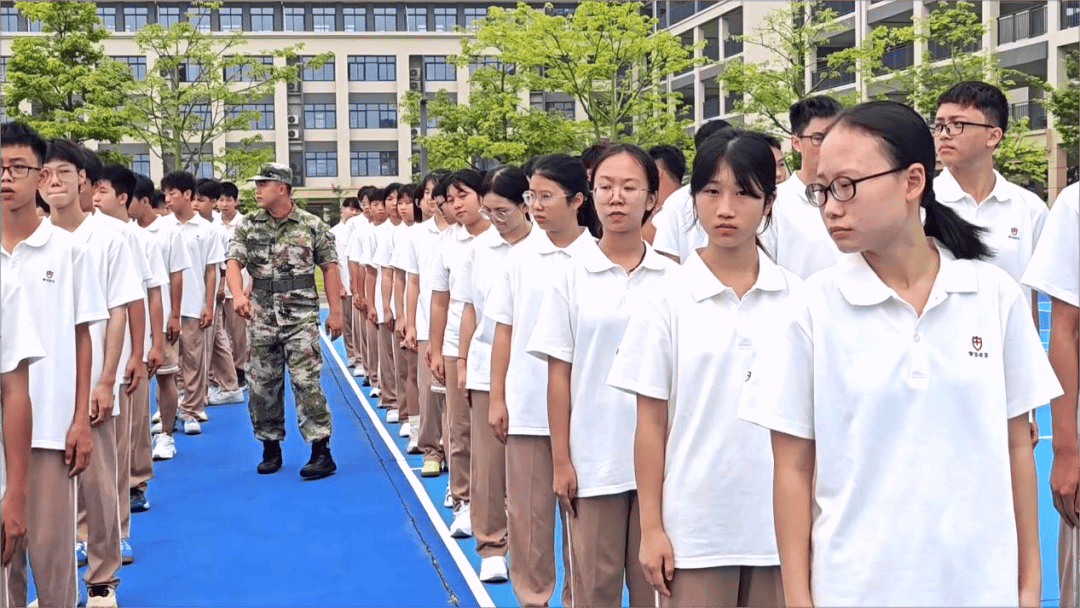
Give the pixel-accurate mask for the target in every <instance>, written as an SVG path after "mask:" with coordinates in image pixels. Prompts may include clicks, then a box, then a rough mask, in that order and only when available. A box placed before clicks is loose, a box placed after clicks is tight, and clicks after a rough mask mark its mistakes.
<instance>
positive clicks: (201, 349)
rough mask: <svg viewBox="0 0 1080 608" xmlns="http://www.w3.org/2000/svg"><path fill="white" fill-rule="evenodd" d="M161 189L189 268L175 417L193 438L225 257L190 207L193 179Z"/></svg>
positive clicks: (166, 182) (168, 179)
mask: <svg viewBox="0 0 1080 608" xmlns="http://www.w3.org/2000/svg"><path fill="white" fill-rule="evenodd" d="M161 190H162V192H164V193H165V204H166V205H168V207H169V209H170V210H171V211H172V215H171V216H169V217H168V218H166V221H167V222H168V223H169V224H171V225H173V226H175V227H176V228H177V229H178V230H180V234H181V235H182V236H183V237H184V246H185V247H186V248H187V250H188V256H189V257H190V258H191V267H190V268H188V269H187V270H185V271H184V293H183V298H182V300H181V303H180V317H181V320H180V378H179V380H180V386H181V388H183V390H184V399H183V401H182V402H181V403H180V418H181V419H182V420H183V421H184V434H185V435H198V434H199V433H202V425H200V424H199V423H200V422H201V421H203V422H204V421H206V420H207V418H208V417H207V415H206V397H207V383H208V377H207V375H208V371H207V363H208V361H207V360H206V359H207V357H206V342H207V340H210V339H211V333H210V327H211V325H212V324H213V322H214V294H215V293H217V279H218V275H219V273H220V270H219V267H218V265H219V264H221V263H222V262H223V261H225V253H224V249H223V248H222V244H221V239H220V237H218V236H217V234H216V233H215V232H214V230H213V228H211V227H210V222H208V221H206V220H205V219H203V218H202V216H200V215H199V214H197V213H195V209H194V207H193V206H192V198H193V197H194V195H195V176H193V175H192V174H190V173H188V172H187V171H174V172H173V173H170V174H168V175H166V176H165V177H163V178H162V179H161ZM164 422H168V421H167V420H165V421H164ZM163 430H164V429H163Z"/></svg>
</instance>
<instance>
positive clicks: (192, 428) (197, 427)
mask: <svg viewBox="0 0 1080 608" xmlns="http://www.w3.org/2000/svg"><path fill="white" fill-rule="evenodd" d="M200 433H202V425H201V424H199V421H198V420H195V419H194V418H189V419H186V420H184V434H185V435H198V434H200Z"/></svg>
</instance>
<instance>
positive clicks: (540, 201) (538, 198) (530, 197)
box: [521, 190, 570, 207]
mask: <svg viewBox="0 0 1080 608" xmlns="http://www.w3.org/2000/svg"><path fill="white" fill-rule="evenodd" d="M560 196H561V197H565V198H567V199H569V198H570V193H569V192H563V193H561V194H549V193H547V192H543V193H541V194H537V193H536V192H533V191H532V190H526V191H525V193H524V194H522V195H521V198H522V200H524V201H525V204H526V205H529V206H532V205H537V206H540V207H547V206H548V205H550V204H551V202H552V201H554V200H555V199H557V198H559V197H560Z"/></svg>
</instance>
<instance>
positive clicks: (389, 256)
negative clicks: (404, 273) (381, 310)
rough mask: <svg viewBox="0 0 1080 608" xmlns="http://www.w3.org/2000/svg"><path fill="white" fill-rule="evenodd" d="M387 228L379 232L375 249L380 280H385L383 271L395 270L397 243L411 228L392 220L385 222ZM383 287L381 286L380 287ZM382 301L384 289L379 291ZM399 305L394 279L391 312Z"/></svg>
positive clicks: (391, 284) (391, 285)
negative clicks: (402, 234)
mask: <svg viewBox="0 0 1080 608" xmlns="http://www.w3.org/2000/svg"><path fill="white" fill-rule="evenodd" d="M383 226H385V229H384V230H383V231H382V232H380V233H378V247H377V248H376V250H375V264H376V265H377V266H378V267H379V280H380V281H383V280H384V279H383V276H382V271H383V270H391V271H392V270H393V269H394V268H395V267H394V265H393V260H394V252H395V251H396V248H397V243H398V241H399V240H400V235H401V233H403V232H405V231H407V230H408V229H409V227H408V226H406V225H405V222H400V223H398V224H396V225H395V224H392V223H390V220H386V221H385V222H383ZM380 289H381V287H380ZM379 298H380V300H379V301H380V302H381V301H382V291H380V292H379ZM396 307H397V295H395V294H394V290H393V281H392V280H391V281H390V314H391V315H392V314H394V310H395V309H396Z"/></svg>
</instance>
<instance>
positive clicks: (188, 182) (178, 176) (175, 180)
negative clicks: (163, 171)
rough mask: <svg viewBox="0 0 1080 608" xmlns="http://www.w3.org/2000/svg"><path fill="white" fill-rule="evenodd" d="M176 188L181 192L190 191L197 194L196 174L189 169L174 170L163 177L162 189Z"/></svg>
mask: <svg viewBox="0 0 1080 608" xmlns="http://www.w3.org/2000/svg"><path fill="white" fill-rule="evenodd" d="M172 188H176V189H177V190H179V191H180V192H181V193H183V192H190V193H191V194H192V196H194V195H195V176H194V175H192V174H191V173H189V172H187V171H173V172H172V173H169V174H168V175H166V176H165V177H163V178H161V189H162V191H164V190H169V189H172Z"/></svg>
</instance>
